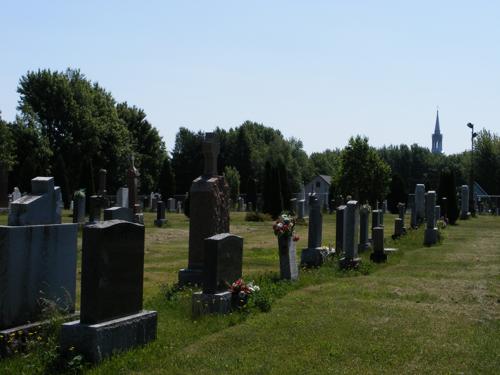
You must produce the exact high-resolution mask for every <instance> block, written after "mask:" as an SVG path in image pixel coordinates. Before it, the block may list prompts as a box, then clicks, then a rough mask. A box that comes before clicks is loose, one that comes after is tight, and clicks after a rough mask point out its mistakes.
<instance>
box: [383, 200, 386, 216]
mask: <svg viewBox="0 0 500 375" xmlns="http://www.w3.org/2000/svg"><path fill="white" fill-rule="evenodd" d="M386 212H387V199H385V200H384V201H383V202H382V213H383V214H384V215H385V214H386Z"/></svg>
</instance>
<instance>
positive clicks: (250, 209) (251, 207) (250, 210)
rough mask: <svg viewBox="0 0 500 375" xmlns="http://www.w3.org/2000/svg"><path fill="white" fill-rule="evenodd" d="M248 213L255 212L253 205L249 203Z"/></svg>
mask: <svg viewBox="0 0 500 375" xmlns="http://www.w3.org/2000/svg"><path fill="white" fill-rule="evenodd" d="M247 211H248V212H253V203H252V202H248V204H247Z"/></svg>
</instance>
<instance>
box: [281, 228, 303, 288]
mask: <svg viewBox="0 0 500 375" xmlns="http://www.w3.org/2000/svg"><path fill="white" fill-rule="evenodd" d="M278 246H279V258H280V278H281V279H285V280H297V279H298V278H299V268H298V265H297V260H296V257H297V253H296V247H295V242H294V241H293V238H292V237H287V236H281V237H278Z"/></svg>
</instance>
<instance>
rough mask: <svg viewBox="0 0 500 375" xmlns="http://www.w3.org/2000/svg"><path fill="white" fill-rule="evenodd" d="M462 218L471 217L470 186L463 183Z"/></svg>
mask: <svg viewBox="0 0 500 375" xmlns="http://www.w3.org/2000/svg"><path fill="white" fill-rule="evenodd" d="M460 197H461V203H460V219H461V220H467V219H468V218H469V217H470V212H469V186H467V185H462V186H461V187H460Z"/></svg>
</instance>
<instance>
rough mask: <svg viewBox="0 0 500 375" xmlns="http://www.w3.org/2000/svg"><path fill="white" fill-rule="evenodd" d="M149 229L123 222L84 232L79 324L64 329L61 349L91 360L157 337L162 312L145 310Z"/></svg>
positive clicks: (102, 357)
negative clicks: (145, 237)
mask: <svg viewBox="0 0 500 375" xmlns="http://www.w3.org/2000/svg"><path fill="white" fill-rule="evenodd" d="M143 273H144V226H143V225H139V224H135V223H131V222H125V221H120V220H112V221H104V222H101V223H98V224H93V225H88V226H86V227H84V229H83V241H82V271H81V274H82V280H81V306H80V320H79V321H74V322H69V323H65V324H63V326H62V329H61V349H62V351H63V353H64V352H68V351H69V350H70V348H71V347H73V348H74V350H75V351H76V352H78V353H82V354H83V355H84V357H85V358H86V359H87V360H89V361H90V362H94V363H95V362H99V361H101V360H103V359H104V358H106V357H109V356H111V355H112V354H113V353H115V352H118V351H123V350H127V349H129V348H132V347H135V346H139V345H144V344H146V343H147V342H149V341H152V340H154V339H155V338H156V326H157V314H156V312H155V311H143V310H142V306H143V305H142V298H143Z"/></svg>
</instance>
